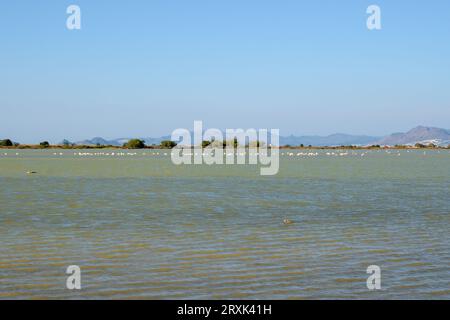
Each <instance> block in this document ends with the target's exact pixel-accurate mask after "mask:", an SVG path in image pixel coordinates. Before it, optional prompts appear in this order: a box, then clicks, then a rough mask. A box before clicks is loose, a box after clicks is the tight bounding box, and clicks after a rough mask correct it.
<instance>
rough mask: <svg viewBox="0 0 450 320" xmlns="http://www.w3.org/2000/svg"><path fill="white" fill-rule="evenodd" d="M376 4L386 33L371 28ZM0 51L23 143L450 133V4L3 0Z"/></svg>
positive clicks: (6, 93)
mask: <svg viewBox="0 0 450 320" xmlns="http://www.w3.org/2000/svg"><path fill="white" fill-rule="evenodd" d="M70 4H76V5H79V6H80V8H81V12H82V29H81V30H79V31H69V30H67V29H66V19H67V14H66V8H67V6H69V5H70ZM371 4H377V5H379V6H380V7H381V13H382V30H380V31H369V30H367V28H366V19H367V16H368V15H367V14H366V8H367V7H368V6H369V5H371ZM0 45H1V47H0V49H1V50H0V70H1V71H0V75H1V76H0V88H1V89H0V109H1V111H2V112H1V114H2V116H1V117H0V138H7V137H8V138H12V139H14V140H15V141H19V142H28V143H31V142H38V141H41V140H43V139H47V140H50V141H51V142H59V141H61V140H62V139H63V138H68V139H70V140H73V141H74V140H80V139H84V138H90V137H93V136H102V137H105V138H118V137H134V136H136V137H148V136H159V135H163V134H170V133H171V132H172V130H174V129H176V128H192V126H193V121H194V120H203V122H204V126H205V127H209V128H211V127H215V128H222V129H223V128H239V127H242V128H251V127H254V128H279V129H280V132H281V134H282V135H289V134H295V135H300V134H321V135H325V134H331V133H335V132H345V133H353V134H369V135H383V134H388V133H391V132H395V131H405V130H408V129H410V128H411V127H414V126H416V125H419V124H421V125H430V126H438V127H444V128H450V123H449V119H450V90H449V88H450V2H449V1H446V0H441V1H438V0H431V1H402V0H396V1H379V0H372V1H362V0H358V1H357V0H354V1H335V0H329V1H325V0H315V1H300V0H295V1H294V0H293V1H286V0H279V1H274V0H271V1H265V0H258V1H256V0H239V1H238V0H226V1H225V0H215V1H211V0H208V1H206V0H203V1H200V0H183V1H181V0H173V1H168V0H164V1H163V0H151V1H137V0H135V1H106V0H105V1H102V0H96V1H92V0H89V1H87V0H72V1H63V0H53V1H50V0H42V1H31V0H29V1H23V0H15V1H11V2H6V1H3V2H2V3H1V4H0Z"/></svg>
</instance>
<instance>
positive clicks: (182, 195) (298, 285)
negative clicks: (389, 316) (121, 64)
mask: <svg viewBox="0 0 450 320" xmlns="http://www.w3.org/2000/svg"><path fill="white" fill-rule="evenodd" d="M60 152H61V153H60ZM79 152H80V153H79ZM85 152H88V153H95V152H99V151H95V150H94V151H92V150H85V151H78V150H77V151H74V150H66V151H60V150H5V149H0V241H1V246H0V299H21V298H25V299H43V298H64V299H67V298H76V299H79V298H83V299H84V298H87V299H94V298H100V299H111V298H112V299H121V298H124V299H171V298H176V299H178V298H191V299H197V298H198V299H219V298H225V299H229V298H230V299H231V298H245V299H305V298H307V299H328V298H356V299H395V298H401V299H422V298H423V299H450V267H449V265H450V228H449V226H450V192H449V190H450V152H449V151H448V150H445V151H443V150H442V151H427V152H426V153H425V154H424V152H423V151H410V152H407V151H405V150H401V151H399V152H398V151H391V152H390V153H387V152H385V151H371V152H367V151H365V152H362V151H355V152H352V151H350V152H348V154H347V155H342V156H334V155H327V154H326V153H327V152H328V153H329V152H331V151H326V150H323V151H322V150H321V151H311V152H314V153H315V152H318V155H314V156H302V155H299V156H297V151H295V152H294V155H293V156H292V155H289V154H284V155H282V156H281V158H282V159H281V163H280V172H279V174H278V175H277V176H272V177H261V176H259V168H258V167H257V166H250V165H247V166H206V165H200V166H174V165H172V163H171V161H170V156H169V155H164V151H153V150H150V151H149V150H146V151H142V150H139V151H131V152H125V154H124V155H117V150H102V151H100V152H104V153H107V154H92V155H89V154H84V153H85ZM119 152H120V151H119ZM157 152H158V153H159V154H157ZM16 153H18V154H16ZM112 153H114V154H112ZM362 153H364V156H361V154H362ZM399 154H400V155H399ZM30 170H33V171H37V174H33V175H27V174H26V172H27V171H30ZM285 218H289V219H291V220H293V221H294V223H293V224H291V225H283V223H282V221H283V219H285ZM373 264H375V265H379V266H380V267H381V270H382V271H381V272H382V289H381V290H379V291H369V290H368V289H367V287H366V279H367V277H368V275H367V274H366V268H367V267H368V266H369V265H373ZM69 265H79V266H80V267H81V270H82V280H81V281H82V290H80V291H70V290H68V289H66V285H65V282H66V274H65V270H66V268H67V266H69Z"/></svg>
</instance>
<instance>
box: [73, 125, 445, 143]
mask: <svg viewBox="0 0 450 320" xmlns="http://www.w3.org/2000/svg"><path fill="white" fill-rule="evenodd" d="M129 139H130V138H119V139H114V140H105V139H103V138H101V137H95V138H92V139H89V140H83V141H78V142H76V143H75V144H77V145H97V144H99V145H112V146H122V145H123V144H124V143H125V142H127V141H128V140H129ZM140 139H141V140H144V141H145V143H146V144H147V145H159V144H160V143H161V141H163V140H170V136H162V137H159V138H140ZM416 143H422V144H429V143H433V144H435V145H439V146H447V145H449V144H450V130H446V129H441V128H433V127H424V126H418V127H416V128H414V129H411V130H410V131H408V132H406V133H393V134H391V135H388V136H385V137H373V136H364V135H350V134H343V133H336V134H332V135H329V136H293V135H290V136H286V137H283V136H280V145H291V146H298V145H301V144H303V145H304V146H309V145H312V146H341V145H358V146H366V145H377V144H379V145H388V146H394V145H414V144H416Z"/></svg>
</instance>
